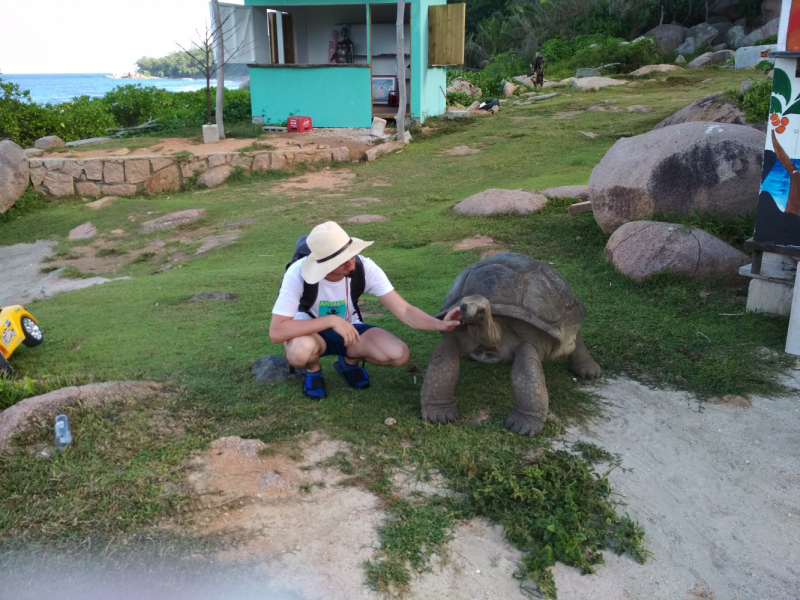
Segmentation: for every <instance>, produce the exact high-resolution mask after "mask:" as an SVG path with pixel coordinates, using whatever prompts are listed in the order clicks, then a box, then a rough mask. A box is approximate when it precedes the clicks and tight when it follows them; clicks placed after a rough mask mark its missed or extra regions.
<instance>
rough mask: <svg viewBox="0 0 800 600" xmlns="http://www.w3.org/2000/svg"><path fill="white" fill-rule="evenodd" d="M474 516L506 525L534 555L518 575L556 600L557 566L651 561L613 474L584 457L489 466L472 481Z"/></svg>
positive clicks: (551, 456)
mask: <svg viewBox="0 0 800 600" xmlns="http://www.w3.org/2000/svg"><path fill="white" fill-rule="evenodd" d="M470 488H471V493H470V494H469V502H470V505H471V507H472V509H473V510H475V511H476V512H477V513H479V514H482V515H485V516H487V517H489V518H491V519H493V520H495V521H497V522H499V523H502V524H503V527H504V533H505V536H506V539H508V541H509V542H511V543H512V544H513V545H514V546H516V547H517V548H519V549H520V550H523V551H525V552H527V554H526V555H525V556H524V557H523V558H522V564H521V565H520V567H519V569H518V572H517V576H518V577H519V578H520V579H523V580H525V579H529V580H532V581H533V582H535V584H536V585H537V587H538V589H539V592H541V593H542V594H543V595H544V597H545V598H556V587H555V581H554V580H553V574H552V572H551V570H550V569H551V567H552V566H553V565H554V564H555V563H556V562H557V561H558V562H563V563H564V564H567V565H571V566H573V567H576V568H579V569H580V570H581V572H582V573H584V574H586V573H594V572H595V571H594V566H595V565H597V564H602V562H603V557H602V555H601V554H600V551H601V550H604V549H611V550H614V551H615V552H617V553H618V554H622V553H624V552H627V553H629V554H630V555H631V556H633V557H634V558H635V559H636V560H637V561H638V562H640V563H643V562H645V560H646V559H647V558H648V557H649V556H651V553H650V552H649V551H648V550H647V549H646V548H645V547H644V545H643V541H644V530H643V529H642V528H641V526H639V525H638V524H637V523H636V522H634V521H631V520H630V519H629V518H628V517H625V516H619V515H617V513H616V512H615V510H614V509H615V507H616V506H617V505H618V503H615V502H613V501H612V500H611V499H610V495H611V487H610V485H609V482H608V473H605V474H603V475H597V474H595V473H593V472H592V470H591V469H590V468H589V466H588V465H587V463H586V462H585V461H584V460H582V459H581V458H580V457H577V456H573V455H572V454H569V453H567V452H563V451H547V452H544V453H543V454H541V456H539V457H538V458H536V459H534V460H533V462H532V464H530V465H528V466H525V467H519V468H512V467H510V466H509V465H495V466H487V467H486V468H484V469H482V470H481V472H479V473H476V475H475V476H474V478H472V480H471V485H470Z"/></svg>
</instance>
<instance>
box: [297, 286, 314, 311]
mask: <svg viewBox="0 0 800 600" xmlns="http://www.w3.org/2000/svg"><path fill="white" fill-rule="evenodd" d="M317 293H319V284H318V283H306V282H305V281H303V295H302V296H300V304H299V305H298V307H297V310H299V311H302V312H304V313H306V314H307V315H308V316H309V317H311V318H312V319H313V318H314V315H312V314H311V307H312V306H314V303H315V302H316V301H317Z"/></svg>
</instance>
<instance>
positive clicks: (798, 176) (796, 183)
mask: <svg viewBox="0 0 800 600" xmlns="http://www.w3.org/2000/svg"><path fill="white" fill-rule="evenodd" d="M772 147H773V149H774V150H775V156H777V157H778V161H779V162H780V163H781V165H783V168H784V169H786V171H787V172H788V173H789V195H788V197H787V198H786V210H785V211H784V212H787V213H791V214H793V215H800V171H798V169H797V165H795V164H794V163H793V162H792V159H791V158H790V157H789V155H788V154H786V151H785V150H784V149H783V146H781V145H780V143H778V138H777V137H775V132H774V131H773V132H772Z"/></svg>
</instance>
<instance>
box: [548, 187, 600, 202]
mask: <svg viewBox="0 0 800 600" xmlns="http://www.w3.org/2000/svg"><path fill="white" fill-rule="evenodd" d="M536 193H537V194H541V195H542V196H545V197H546V198H577V199H578V200H588V199H589V186H588V185H562V186H560V187H554V188H546V189H543V190H537V191H536Z"/></svg>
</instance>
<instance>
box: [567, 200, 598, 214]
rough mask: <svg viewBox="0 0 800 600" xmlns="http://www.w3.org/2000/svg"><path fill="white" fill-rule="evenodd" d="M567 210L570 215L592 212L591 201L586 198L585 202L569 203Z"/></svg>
mask: <svg viewBox="0 0 800 600" xmlns="http://www.w3.org/2000/svg"><path fill="white" fill-rule="evenodd" d="M567 212H569V214H571V215H577V214H579V213H585V212H592V201H591V200H588V201H586V202H576V203H575V204H570V205H569V208H568V209H567Z"/></svg>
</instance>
